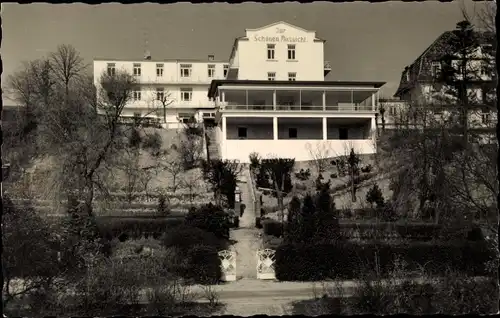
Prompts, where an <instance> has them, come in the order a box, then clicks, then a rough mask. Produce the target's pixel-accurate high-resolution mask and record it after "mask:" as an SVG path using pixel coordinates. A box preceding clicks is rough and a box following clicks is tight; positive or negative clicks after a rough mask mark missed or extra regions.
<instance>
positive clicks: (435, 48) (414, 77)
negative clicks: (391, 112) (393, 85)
mask: <svg viewBox="0 0 500 318" xmlns="http://www.w3.org/2000/svg"><path fill="white" fill-rule="evenodd" d="M456 32H457V30H453V31H445V32H443V33H442V34H441V35H440V36H438V37H437V39H436V40H434V42H432V44H431V45H429V47H427V48H426V49H425V50H424V52H423V53H422V54H420V56H419V57H417V59H416V60H415V61H414V62H413V63H412V64H411V65H410V66H407V67H406V68H405V69H404V70H403V72H402V73H401V79H400V81H399V87H398V89H397V90H396V93H394V97H401V94H402V93H404V92H405V91H407V90H408V89H411V88H412V87H414V86H415V83H416V82H418V81H421V80H423V79H424V78H423V77H424V76H423V75H424V74H423V72H422V66H423V65H424V64H425V63H426V60H427V59H428V58H431V56H432V59H436V58H437V57H436V56H435V55H436V54H440V55H441V56H442V55H444V54H445V53H443V51H442V50H441V51H440V50H439V48H442V47H444V46H448V45H452V44H451V43H452V41H451V40H452V39H453V38H454V36H455V34H456ZM477 33H478V40H479V44H483V43H487V42H488V41H489V40H491V38H492V36H491V34H490V33H489V32H477ZM408 72H409V73H410V79H409V80H407V77H406V74H407V73H408Z"/></svg>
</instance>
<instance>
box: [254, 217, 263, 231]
mask: <svg viewBox="0 0 500 318" xmlns="http://www.w3.org/2000/svg"><path fill="white" fill-rule="evenodd" d="M255 227H256V228H258V229H261V228H262V223H261V221H260V218H259V217H256V218H255Z"/></svg>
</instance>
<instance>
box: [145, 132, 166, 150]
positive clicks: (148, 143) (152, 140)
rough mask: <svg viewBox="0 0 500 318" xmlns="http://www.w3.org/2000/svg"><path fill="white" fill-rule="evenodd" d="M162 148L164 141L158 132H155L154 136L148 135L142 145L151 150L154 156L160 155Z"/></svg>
mask: <svg viewBox="0 0 500 318" xmlns="http://www.w3.org/2000/svg"><path fill="white" fill-rule="evenodd" d="M161 146H162V139H161V136H160V134H159V133H158V132H156V131H155V133H154V134H152V135H146V137H145V138H144V141H143V143H142V147H144V148H148V149H151V150H152V151H153V154H158V153H159V151H160V149H161Z"/></svg>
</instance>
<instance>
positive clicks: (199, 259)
mask: <svg viewBox="0 0 500 318" xmlns="http://www.w3.org/2000/svg"><path fill="white" fill-rule="evenodd" d="M4 203H5V208H6V209H5V212H4V217H3V233H2V238H3V243H4V253H3V261H4V279H5V281H4V293H5V296H6V297H5V298H4V308H6V309H7V311H6V312H8V313H9V314H10V315H15V316H17V315H25V314H27V313H29V312H34V311H36V312H37V313H43V314H44V315H62V314H64V315H68V313H71V314H72V315H82V314H85V315H87V314H89V313H92V314H100V315H103V314H106V315H116V314H127V315H129V314H130V315H139V314H141V315H147V314H149V315H151V314H153V315H172V314H178V315H181V314H186V313H191V314H196V312H197V311H196V310H205V312H207V310H208V312H211V311H213V310H216V309H218V308H219V307H220V305H219V304H218V301H217V296H216V294H215V293H214V292H213V291H212V289H211V287H210V285H211V284H217V283H219V282H220V278H221V267H220V265H221V264H220V259H219V257H218V252H219V251H220V250H223V249H227V248H228V247H229V245H230V244H231V242H230V241H229V229H230V228H231V226H232V224H231V221H232V220H231V218H230V217H229V215H228V214H227V213H226V212H224V211H223V209H222V208H221V207H218V206H215V205H213V204H207V205H204V206H202V207H200V208H192V209H191V210H190V211H189V212H188V213H187V215H186V216H185V217H184V218H182V219H178V220H176V222H172V221H171V219H168V221H166V220H161V219H160V220H158V219H151V220H147V221H144V222H138V221H137V219H134V220H130V221H129V222H123V220H121V222H108V223H106V222H102V221H101V220H97V221H96V223H97V224H95V223H93V222H92V220H89V219H88V218H85V217H81V214H79V213H78V212H77V211H74V210H71V209H78V207H69V208H68V209H69V210H70V211H68V213H69V215H71V217H69V218H65V219H64V220H63V221H61V219H59V222H52V220H50V219H45V218H42V217H40V215H39V214H38V213H37V212H36V211H35V210H34V209H33V208H31V207H29V206H28V205H24V206H15V205H14V204H13V203H12V201H10V200H9V199H8V198H4ZM93 224H94V225H96V226H94V225H93ZM77 228H78V229H82V230H83V232H82V230H80V232H79V233H75V229H77ZM96 232H97V233H96ZM26 233H30V235H29V236H25V235H26ZM96 249H97V250H99V251H100V253H98V254H95V253H93V254H88V253H86V252H85V251H86V250H87V251H91V250H94V251H95V250H96ZM24 251H30V253H24ZM33 264H35V265H36V266H34V267H33V266H32V265H33ZM194 284H198V285H200V284H201V285H202V286H205V287H202V290H203V291H204V292H203V294H201V295H200V294H196V293H195V292H194V291H193V289H192V288H190V286H191V285H194ZM202 298H206V299H207V300H208V302H206V303H205V304H198V303H197V301H198V300H199V299H202Z"/></svg>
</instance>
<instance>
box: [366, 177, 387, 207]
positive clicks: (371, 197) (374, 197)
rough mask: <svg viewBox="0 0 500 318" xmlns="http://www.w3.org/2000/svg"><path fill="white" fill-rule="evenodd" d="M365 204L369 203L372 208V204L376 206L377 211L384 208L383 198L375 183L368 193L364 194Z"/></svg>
mask: <svg viewBox="0 0 500 318" xmlns="http://www.w3.org/2000/svg"><path fill="white" fill-rule="evenodd" d="M366 202H368V203H370V204H371V205H372V206H373V204H376V205H377V208H379V209H380V208H382V207H383V206H384V203H385V202H384V196H383V195H382V191H381V190H380V188H379V187H378V185H377V184H376V183H374V184H373V186H372V187H371V188H370V190H368V193H367V194H366Z"/></svg>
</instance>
